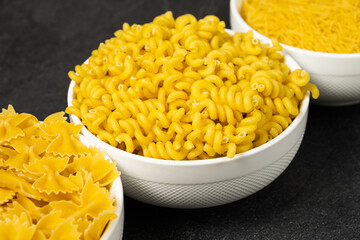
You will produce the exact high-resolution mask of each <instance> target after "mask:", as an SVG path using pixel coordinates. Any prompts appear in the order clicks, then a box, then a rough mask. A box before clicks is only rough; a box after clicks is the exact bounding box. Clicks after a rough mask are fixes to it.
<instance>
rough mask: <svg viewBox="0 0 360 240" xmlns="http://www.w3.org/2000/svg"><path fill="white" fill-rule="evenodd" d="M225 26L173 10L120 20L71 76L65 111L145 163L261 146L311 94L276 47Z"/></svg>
mask: <svg viewBox="0 0 360 240" xmlns="http://www.w3.org/2000/svg"><path fill="white" fill-rule="evenodd" d="M224 27H225V24H224V22H222V21H220V20H219V19H218V18H217V17H215V16H206V17H205V18H203V19H200V20H198V21H197V20H196V18H195V17H194V16H192V15H189V14H186V15H183V16H180V17H178V18H176V19H174V18H173V16H172V13H171V12H167V13H165V14H163V15H160V16H157V17H155V18H154V20H153V22H151V23H147V24H144V25H136V24H134V25H132V26H130V25H129V24H126V23H125V24H124V25H123V29H121V30H118V31H116V33H115V37H113V38H111V39H109V40H106V41H105V43H101V44H100V46H99V48H98V49H96V50H94V51H93V52H92V55H91V57H90V58H89V60H88V63H85V64H82V65H78V66H76V67H75V71H70V72H69V77H70V78H71V79H72V80H74V82H75V83H76V85H75V87H74V100H73V106H70V107H68V108H67V109H66V112H67V113H69V114H74V115H76V116H78V117H79V118H80V119H81V121H82V122H83V124H84V125H85V126H86V127H87V128H88V129H89V130H90V132H92V133H93V134H94V135H96V136H97V137H98V138H99V139H100V140H102V141H104V142H107V143H109V144H111V145H112V146H114V147H117V148H119V149H122V150H125V151H127V152H130V153H135V154H140V155H143V156H146V157H152V158H161V159H174V160H184V159H187V160H195V159H204V158H212V157H220V156H227V157H230V158H231V157H234V155H235V154H236V153H240V152H243V151H247V150H249V149H251V148H253V147H256V146H259V145H261V144H264V143H266V142H267V141H268V140H269V139H271V138H273V137H275V136H277V135H278V134H280V132H282V131H283V130H284V129H285V128H286V127H287V125H288V124H290V122H291V121H292V119H294V117H295V116H296V115H297V114H298V111H299V103H300V101H301V100H302V99H303V98H304V96H305V94H306V91H309V90H310V91H311V92H312V93H313V96H314V97H317V96H318V90H317V88H316V86H315V85H312V84H311V83H309V78H310V77H309V75H308V73H307V72H306V71H304V70H297V71H294V72H292V73H291V71H290V70H289V68H288V67H287V66H286V65H285V64H284V61H283V60H284V59H283V56H282V54H281V53H279V51H280V50H281V46H280V45H279V43H278V42H274V43H273V46H269V45H268V44H262V43H260V41H259V40H257V39H253V35H252V32H248V33H235V35H234V36H230V35H229V34H228V33H227V32H226V31H225V28H224ZM275 116H276V117H275ZM280 116H282V117H283V118H281V117H280ZM273 117H274V118H273ZM288 120H290V122H288V123H287V124H285V123H284V121H288ZM285 125H286V126H285Z"/></svg>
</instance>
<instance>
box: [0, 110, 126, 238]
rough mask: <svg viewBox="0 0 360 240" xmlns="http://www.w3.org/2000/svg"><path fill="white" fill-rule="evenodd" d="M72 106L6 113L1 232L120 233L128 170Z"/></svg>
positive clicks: (1, 145)
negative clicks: (94, 138)
mask: <svg viewBox="0 0 360 240" xmlns="http://www.w3.org/2000/svg"><path fill="white" fill-rule="evenodd" d="M64 114H65V113H64V112H59V113H55V114H52V115H50V116H48V117H46V118H45V120H44V121H38V119H37V118H36V117H35V116H33V115H31V114H28V113H17V112H15V110H14V108H13V107H12V106H11V105H9V107H8V109H3V110H2V112H1V113H0V213H1V214H0V236H1V239H11V240H27V239H29V240H31V239H54V240H56V239H100V240H115V239H120V238H121V236H122V233H123V222H124V203H123V189H122V183H121V179H120V177H119V175H120V172H119V171H118V170H117V168H116V164H115V163H114V162H112V161H111V160H110V159H109V157H107V156H106V154H105V152H101V151H100V149H99V148H97V147H94V144H91V142H90V141H89V140H88V139H87V138H85V137H84V136H83V135H80V134H79V133H80V130H81V125H75V124H73V123H68V122H67V121H66V118H65V117H64Z"/></svg>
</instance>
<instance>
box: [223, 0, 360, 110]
mask: <svg viewBox="0 0 360 240" xmlns="http://www.w3.org/2000/svg"><path fill="white" fill-rule="evenodd" d="M359 22H360V4H359V2H357V1H351V0H344V1H341V2H340V1H324V0H316V1H294V0H287V1H277V0H230V23H231V28H232V29H233V30H236V31H252V32H253V34H254V36H255V37H256V38H258V39H276V40H277V41H279V42H280V44H281V45H282V46H283V48H284V52H285V53H286V54H288V55H290V56H292V57H293V58H294V59H295V60H296V61H297V62H298V63H299V65H300V66H301V67H302V68H303V69H305V70H307V71H308V72H309V73H310V76H311V81H312V82H313V83H314V84H316V86H317V87H318V88H319V89H320V92H321V95H320V96H319V99H317V101H316V102H314V103H315V104H320V105H328V106H345V105H352V104H357V103H359V102H360V68H359V65H360V29H359Z"/></svg>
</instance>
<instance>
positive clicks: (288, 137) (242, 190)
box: [67, 31, 310, 208]
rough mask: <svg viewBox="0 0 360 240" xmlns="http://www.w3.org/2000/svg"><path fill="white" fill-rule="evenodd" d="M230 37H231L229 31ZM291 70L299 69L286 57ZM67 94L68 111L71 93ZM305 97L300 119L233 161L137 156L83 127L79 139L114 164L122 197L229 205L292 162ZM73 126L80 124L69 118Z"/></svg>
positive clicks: (158, 202) (170, 204)
mask: <svg viewBox="0 0 360 240" xmlns="http://www.w3.org/2000/svg"><path fill="white" fill-rule="evenodd" d="M230 32H231V31H230ZM285 63H286V64H287V65H288V66H289V67H290V69H291V70H295V69H299V68H300V67H299V65H298V64H297V63H296V62H295V61H294V60H293V59H292V58H291V57H289V56H285ZM74 86H75V82H73V81H72V82H71V83H70V86H69V91H68V99H67V101H68V105H69V106H72V99H73V88H74ZM309 99H310V97H309V94H307V95H306V97H305V98H304V100H303V101H302V103H301V106H300V111H299V115H298V116H297V117H296V118H295V119H294V121H293V122H292V123H291V124H290V125H289V127H288V128H287V129H285V130H284V131H283V132H282V133H281V134H280V135H279V136H277V137H276V138H274V139H273V140H271V141H269V142H267V143H265V144H263V145H261V146H259V147H256V148H254V149H251V150H249V151H247V152H244V153H240V154H237V155H235V157H234V158H227V157H221V158H213V159H206V160H192V161H187V160H183V161H174V160H163V159H154V158H148V157H144V156H139V155H136V154H133V153H128V152H126V151H123V150H120V149H118V148H115V147H113V146H111V145H109V144H107V143H105V142H102V141H101V140H99V139H98V138H97V137H96V136H94V135H93V134H92V133H90V132H89V130H88V129H87V128H86V127H84V126H83V128H82V134H83V135H84V136H85V137H86V138H88V139H89V140H90V141H92V142H93V143H94V144H95V145H96V146H97V147H99V148H100V149H102V150H103V151H105V152H106V153H107V154H108V155H109V157H110V158H111V159H112V160H113V161H114V162H116V163H117V164H118V168H119V170H120V171H121V179H122V181H123V187H124V193H125V195H127V196H129V197H131V198H134V199H137V200H139V201H142V202H145V203H149V204H153V205H158V206H163V207H172V208H204V207H212V206H217V205H222V204H226V203H230V202H234V201H236V200H239V199H241V198H244V197H246V196H249V195H250V194H253V193H255V192H257V191H258V190H260V189H262V188H264V187H265V186H266V185H268V184H269V183H271V182H272V181H273V180H274V179H275V178H277V177H278V176H279V175H280V174H281V173H282V172H283V171H284V170H285V168H286V167H287V166H288V165H289V163H290V162H291V161H292V159H293V158H294V156H295V154H296V152H297V150H298V148H299V146H300V144H301V141H302V138H303V135H304V132H305V127H306V122H307V117H308V109H309ZM70 120H71V121H72V122H74V123H75V124H82V123H81V121H80V120H79V118H78V117H76V116H74V115H70Z"/></svg>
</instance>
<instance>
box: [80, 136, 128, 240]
mask: <svg viewBox="0 0 360 240" xmlns="http://www.w3.org/2000/svg"><path fill="white" fill-rule="evenodd" d="M79 138H80V141H81V142H82V143H83V144H84V145H85V146H87V147H89V146H95V147H98V146H97V144H95V143H93V142H92V141H91V140H90V139H89V138H87V137H85V136H83V135H80V137H79ZM106 158H107V159H109V157H108V156H106ZM110 197H111V198H113V199H115V201H116V210H115V214H116V215H117V217H116V218H115V219H114V220H112V221H111V222H110V224H109V226H107V228H106V230H105V232H104V234H103V235H102V237H101V238H100V240H119V239H122V235H123V230H124V192H123V187H122V183H121V179H120V177H118V178H116V179H115V180H114V182H113V184H112V186H111V188H110Z"/></svg>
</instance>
